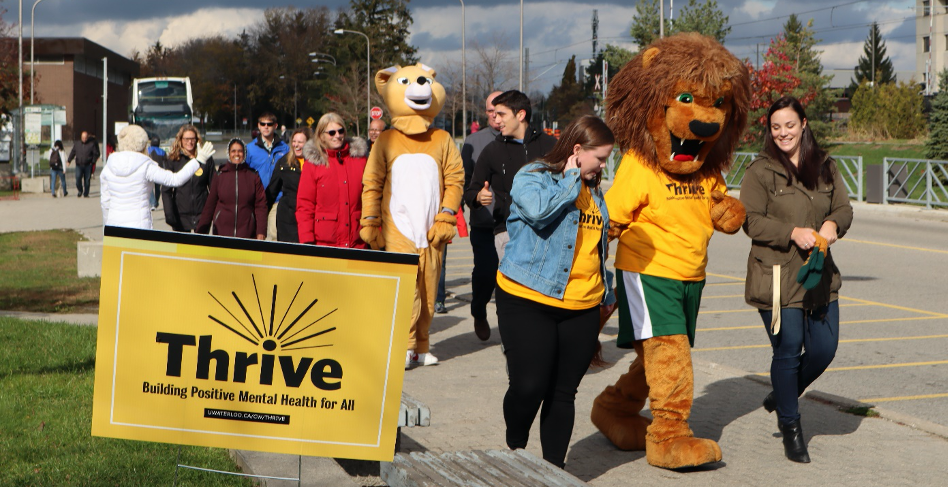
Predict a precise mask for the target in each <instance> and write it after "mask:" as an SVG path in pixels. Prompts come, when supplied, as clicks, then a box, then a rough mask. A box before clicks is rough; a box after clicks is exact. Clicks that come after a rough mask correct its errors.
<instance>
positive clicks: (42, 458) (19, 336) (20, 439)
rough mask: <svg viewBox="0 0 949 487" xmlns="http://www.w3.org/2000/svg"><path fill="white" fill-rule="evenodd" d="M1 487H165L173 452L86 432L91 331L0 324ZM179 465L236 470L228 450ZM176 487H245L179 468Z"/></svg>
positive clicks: (207, 451)
mask: <svg viewBox="0 0 949 487" xmlns="http://www.w3.org/2000/svg"><path fill="white" fill-rule="evenodd" d="M0 343H2V344H3V353H2V354H0V410H2V411H3V413H2V414H0V452H2V453H0V485H4V486H6V485H10V486H13V485H16V486H21V485H22V486H127V485H135V486H148V485H172V483H173V482H174V477H175V464H176V455H177V453H178V448H179V447H178V446H177V445H169V444H162V443H148V442H143V441H132V440H118V439H112V438H99V437H93V436H92V435H91V431H92V391H93V382H94V376H95V372H94V368H95V349H96V328H94V327H79V326H72V325H67V324H61V323H45V322H36V321H24V320H17V319H13V318H3V317H0ZM181 463H183V464H187V465H196V466H201V467H205V468H212V469H218V470H225V471H231V472H233V471H236V466H235V465H234V462H233V461H232V460H231V459H230V458H229V457H228V454H227V451H226V450H224V449H220V448H204V447H192V446H183V447H181ZM178 485H182V486H233V485H241V486H245V485H246V486H250V485H253V484H252V482H251V481H250V480H249V479H246V478H240V477H235V476H231V475H215V474H210V473H204V472H196V471H191V470H186V469H182V470H180V471H179V472H178Z"/></svg>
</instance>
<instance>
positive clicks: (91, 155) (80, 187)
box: [66, 130, 99, 198]
mask: <svg viewBox="0 0 949 487" xmlns="http://www.w3.org/2000/svg"><path fill="white" fill-rule="evenodd" d="M73 160H75V161H76V190H77V193H78V194H77V195H76V196H77V197H79V198H88V197H89V184H90V182H91V181H92V172H93V170H94V168H95V164H96V161H98V160H99V146H98V145H96V142H95V140H94V139H93V138H92V137H90V136H89V132H86V131H85V130H83V131H82V134H80V136H79V140H77V141H76V142H75V143H74V144H73V146H72V150H71V151H69V158H68V159H66V162H67V163H70V162H72V161H73Z"/></svg>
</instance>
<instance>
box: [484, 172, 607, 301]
mask: <svg viewBox="0 0 949 487" xmlns="http://www.w3.org/2000/svg"><path fill="white" fill-rule="evenodd" d="M574 204H575V205H576V207H577V208H578V209H579V210H580V224H579V225H578V226H579V229H578V230H577V243H576V245H574V249H573V267H572V268H571V269H570V277H568V278H567V287H566V288H564V294H563V300H560V299H557V298H552V297H550V296H547V295H545V294H542V293H539V292H537V291H535V290H533V289H531V288H529V287H527V286H523V285H521V284H520V283H518V282H515V281H513V280H511V279H508V277H507V276H505V275H504V274H502V273H501V272H500V271H498V286H501V289H503V290H505V291H506V292H508V293H510V294H513V295H515V296H517V297H520V298H524V299H529V300H531V301H534V302H537V303H540V304H546V305H548V306H553V307H556V308H565V309H589V308H592V307H594V306H596V305H598V304H600V302H601V301H602V300H603V293H604V292H605V291H604V288H603V276H601V275H600V251H599V244H600V239H601V238H602V237H603V224H604V223H605V222H604V221H603V216H602V215H601V214H600V209H599V208H597V206H596V203H595V202H594V201H593V196H591V195H590V190H589V188H587V187H586V185H584V187H583V188H582V189H581V190H580V195H579V196H578V197H577V201H576V202H575V203H574ZM605 257H606V256H604V258H605Z"/></svg>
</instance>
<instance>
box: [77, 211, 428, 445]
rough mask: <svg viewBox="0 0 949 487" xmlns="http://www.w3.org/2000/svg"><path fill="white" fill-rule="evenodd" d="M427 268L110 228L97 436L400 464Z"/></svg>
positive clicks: (333, 252)
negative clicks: (407, 360) (402, 408)
mask: <svg viewBox="0 0 949 487" xmlns="http://www.w3.org/2000/svg"><path fill="white" fill-rule="evenodd" d="M417 262H418V257H417V256H415V255H405V254H391V253H385V252H373V251H360V250H347V249H334V248H324V247H313V246H304V245H295V244H282V243H275V242H262V241H256V240H239V239H232V238H222V237H207V236H202V235H191V234H180V233H168V232H155V231H148V230H132V229H121V228H113V227H106V231H105V240H104V245H103V257H102V289H101V294H100V308H99V338H98V349H97V354H96V382H95V398H94V405H93V421H92V434H93V435H95V436H107V437H113V438H127V439H135V440H144V441H157V442H165V443H178V444H186V445H201V446H213V447H222V448H241V449H248V450H258V451H270V452H277V453H290V454H303V455H314V456H327V457H340V458H359V459H366V460H391V459H392V455H393V450H394V446H395V434H396V421H397V416H398V412H399V403H400V396H401V392H402V378H403V373H404V363H403V362H404V350H405V345H406V339H407V336H408V322H409V318H410V314H411V312H412V299H413V294H414V291H415V278H416V272H417Z"/></svg>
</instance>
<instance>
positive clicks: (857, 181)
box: [722, 152, 863, 201]
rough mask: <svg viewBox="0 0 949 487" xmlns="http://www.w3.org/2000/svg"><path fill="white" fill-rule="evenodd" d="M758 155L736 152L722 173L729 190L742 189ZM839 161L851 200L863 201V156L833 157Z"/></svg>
mask: <svg viewBox="0 0 949 487" xmlns="http://www.w3.org/2000/svg"><path fill="white" fill-rule="evenodd" d="M757 156H758V154H756V153H754V152H736V153H735V160H734V161H732V165H731V167H730V168H729V169H728V172H726V173H722V176H723V177H724V178H725V186H726V187H727V188H728V189H741V182H742V180H744V179H745V170H747V169H748V165H749V164H751V162H752V161H754V160H755V157H757ZM833 157H834V160H835V161H837V169H839V170H840V175H841V176H842V177H843V180H844V186H846V187H847V195H848V196H849V197H850V199H854V200H857V201H863V156H833Z"/></svg>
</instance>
